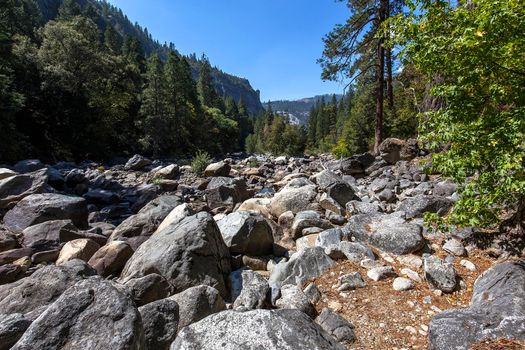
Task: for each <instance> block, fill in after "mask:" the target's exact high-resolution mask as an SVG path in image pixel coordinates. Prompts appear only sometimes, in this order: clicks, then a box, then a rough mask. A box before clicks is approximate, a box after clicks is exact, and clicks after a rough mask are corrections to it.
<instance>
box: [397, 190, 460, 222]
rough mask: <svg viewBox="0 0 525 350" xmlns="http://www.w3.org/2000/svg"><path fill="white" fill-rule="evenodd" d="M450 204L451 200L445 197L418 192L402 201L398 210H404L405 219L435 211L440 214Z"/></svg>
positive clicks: (449, 206)
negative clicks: (418, 193)
mask: <svg viewBox="0 0 525 350" xmlns="http://www.w3.org/2000/svg"><path fill="white" fill-rule="evenodd" d="M452 204H453V202H452V200H450V199H448V198H446V197H439V196H431V195H424V194H420V195H417V196H415V197H410V198H407V199H405V200H404V201H402V202H401V204H400V205H399V207H398V210H399V211H403V212H405V214H406V217H407V219H411V218H422V217H423V215H424V214H425V213H437V214H438V215H441V216H442V215H445V214H446V213H447V211H448V210H449V209H450V208H451V207H452Z"/></svg>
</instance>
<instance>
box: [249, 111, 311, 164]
mask: <svg viewBox="0 0 525 350" xmlns="http://www.w3.org/2000/svg"><path fill="white" fill-rule="evenodd" d="M306 137H307V135H306V130H305V128H304V127H301V126H298V125H291V124H289V122H288V118H287V117H285V116H282V115H279V114H274V113H273V111H272V110H271V107H270V108H269V109H268V110H267V111H266V113H265V114H264V115H263V116H261V117H259V118H257V120H256V121H255V126H254V133H253V134H252V135H249V136H248V137H247V138H246V151H247V152H248V153H272V154H274V155H281V154H285V155H290V156H294V155H301V154H303V153H304V149H305V147H306Z"/></svg>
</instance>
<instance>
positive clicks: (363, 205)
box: [346, 200, 383, 215]
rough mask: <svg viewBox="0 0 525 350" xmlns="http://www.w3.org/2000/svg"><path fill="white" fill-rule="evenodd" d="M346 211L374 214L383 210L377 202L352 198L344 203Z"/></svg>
mask: <svg viewBox="0 0 525 350" xmlns="http://www.w3.org/2000/svg"><path fill="white" fill-rule="evenodd" d="M346 211H347V212H348V214H352V215H357V214H368V215H374V214H377V213H381V212H382V211H383V210H382V209H381V206H380V205H379V204H378V203H368V202H361V201H357V200H352V201H350V202H348V203H346Z"/></svg>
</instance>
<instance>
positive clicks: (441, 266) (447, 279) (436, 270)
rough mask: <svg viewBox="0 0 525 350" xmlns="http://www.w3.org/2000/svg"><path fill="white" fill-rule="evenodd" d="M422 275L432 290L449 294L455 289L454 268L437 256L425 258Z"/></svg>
mask: <svg viewBox="0 0 525 350" xmlns="http://www.w3.org/2000/svg"><path fill="white" fill-rule="evenodd" d="M423 273H424V275H425V279H426V280H427V282H428V284H429V285H430V286H431V287H432V288H434V289H439V290H441V291H443V292H445V293H451V292H453V291H454V289H456V286H457V283H458V276H457V274H456V270H455V269H454V266H453V265H452V264H451V263H448V262H444V261H443V260H441V259H440V258H438V257H437V256H433V255H430V256H427V257H425V259H424V261H423Z"/></svg>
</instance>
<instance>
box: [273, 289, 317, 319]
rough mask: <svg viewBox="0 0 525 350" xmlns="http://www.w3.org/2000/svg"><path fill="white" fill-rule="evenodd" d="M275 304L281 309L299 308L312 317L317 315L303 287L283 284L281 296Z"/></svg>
mask: <svg viewBox="0 0 525 350" xmlns="http://www.w3.org/2000/svg"><path fill="white" fill-rule="evenodd" d="M275 306H276V307H277V308H279V309H297V310H301V311H302V312H304V313H305V314H307V315H308V316H310V317H314V316H315V308H314V306H313V305H312V303H311V302H310V299H309V298H308V296H307V295H306V294H305V293H304V292H303V290H302V289H301V288H299V287H298V286H295V285H291V284H287V285H284V286H282V288H281V297H280V298H279V299H277V300H276V302H275Z"/></svg>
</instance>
